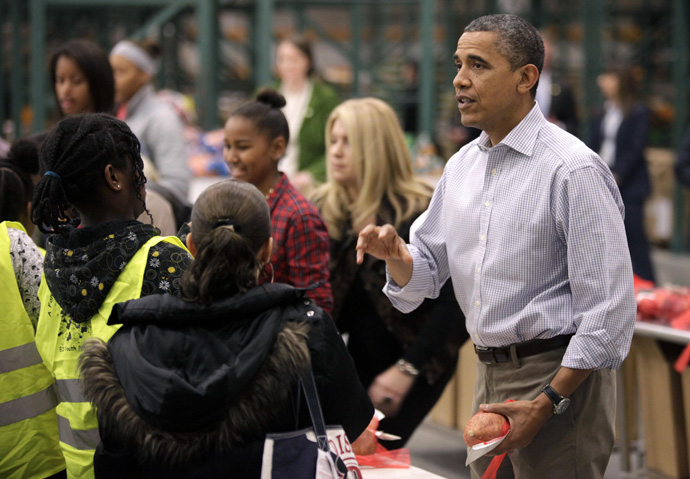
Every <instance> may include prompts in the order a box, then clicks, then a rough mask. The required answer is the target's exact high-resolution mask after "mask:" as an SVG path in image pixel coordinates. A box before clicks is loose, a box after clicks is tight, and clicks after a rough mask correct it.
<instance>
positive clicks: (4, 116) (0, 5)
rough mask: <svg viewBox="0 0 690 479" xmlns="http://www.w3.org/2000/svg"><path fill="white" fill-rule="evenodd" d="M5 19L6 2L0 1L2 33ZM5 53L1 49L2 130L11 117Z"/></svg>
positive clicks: (0, 106)
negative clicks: (8, 111) (8, 108)
mask: <svg viewBox="0 0 690 479" xmlns="http://www.w3.org/2000/svg"><path fill="white" fill-rule="evenodd" d="M5 18H7V16H6V13H5V2H3V1H0V31H1V30H4V28H5V26H4V24H5V21H4V20H3V19H5ZM4 53H5V49H4V48H0V128H2V125H3V124H4V123H5V120H6V119H7V118H8V117H9V114H8V113H7V103H6V102H5V98H7V93H9V90H6V88H7V86H6V81H5V74H6V69H5V57H4ZM2 134H3V132H2V130H1V129H0V137H2Z"/></svg>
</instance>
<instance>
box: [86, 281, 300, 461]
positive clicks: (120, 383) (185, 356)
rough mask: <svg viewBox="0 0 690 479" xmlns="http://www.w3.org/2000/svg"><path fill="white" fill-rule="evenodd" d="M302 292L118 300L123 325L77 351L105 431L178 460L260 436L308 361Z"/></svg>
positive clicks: (156, 456)
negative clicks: (211, 299)
mask: <svg viewBox="0 0 690 479" xmlns="http://www.w3.org/2000/svg"><path fill="white" fill-rule="evenodd" d="M302 296H303V293H302V292H301V291H300V290H296V289H295V288H292V287H290V286H286V285H264V286H259V287H256V288H254V289H252V290H250V291H249V292H248V293H246V294H244V295H238V296H236V297H233V298H229V299H228V300H224V301H222V302H219V303H217V304H214V305H212V306H210V307H205V306H202V305H199V304H196V303H187V302H184V301H182V300H180V299H177V298H174V297H171V296H169V295H160V296H147V297H145V298H141V299H138V300H134V301H129V302H127V303H123V304H121V305H118V306H117V307H116V309H115V310H114V312H113V316H112V317H111V319H110V323H122V324H124V325H125V326H124V327H122V328H121V329H120V330H119V331H118V332H117V333H116V334H115V335H114V336H113V337H112V338H111V340H110V341H109V342H108V344H107V345H106V344H105V343H103V342H102V341H100V340H90V341H88V342H87V343H86V344H85V346H84V352H83V354H82V356H81V358H80V367H81V371H82V381H83V384H84V390H85V393H86V395H87V397H89V398H90V399H91V401H92V402H93V403H94V405H95V406H96V408H97V411H98V416H99V428H100V430H101V436H102V437H103V435H104V434H107V435H108V436H109V437H110V438H113V439H114V440H115V441H117V442H119V443H122V444H128V445H129V446H130V447H131V448H132V449H133V450H136V451H137V455H138V457H139V459H140V460H141V461H142V462H144V463H150V464H166V465H168V466H171V467H174V466H178V465H179V466H184V465H186V464H191V463H193V462H195V461H198V460H200V459H202V458H203V457H204V456H207V455H210V454H212V455H221V454H223V453H224V452H226V451H228V450H230V449H232V448H233V447H237V446H238V445H240V444H242V443H246V442H247V441H251V440H256V439H260V438H262V437H263V435H264V434H265V432H266V430H267V427H268V426H267V425H268V424H270V423H271V422H272V421H273V420H274V419H275V417H274V415H275V414H277V413H278V412H279V411H283V410H284V406H285V402H286V401H287V399H288V396H289V395H290V394H291V392H292V391H293V389H295V388H294V385H295V384H296V383H297V380H298V377H299V375H300V373H301V372H302V371H303V370H304V368H305V367H308V365H309V360H310V358H309V349H308V347H307V334H308V330H309V326H308V319H309V316H308V315H306V314H305V313H306V312H307V311H308V310H309V306H308V305H305V302H306V303H308V301H305V300H304V299H302ZM311 308H312V309H313V305H312V306H311Z"/></svg>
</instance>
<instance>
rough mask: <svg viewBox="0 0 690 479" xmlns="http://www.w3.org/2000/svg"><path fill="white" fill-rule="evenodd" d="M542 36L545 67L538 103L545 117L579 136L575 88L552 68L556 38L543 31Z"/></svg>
mask: <svg viewBox="0 0 690 479" xmlns="http://www.w3.org/2000/svg"><path fill="white" fill-rule="evenodd" d="M542 38H543V39H544V68H543V69H542V72H541V76H540V77H539V85H537V97H536V100H537V103H538V104H539V108H540V109H541V112H542V114H543V115H544V118H546V119H547V120H549V121H550V122H551V123H555V124H556V125H558V126H560V127H561V128H563V129H564V130H566V131H567V132H568V133H571V134H573V135H575V136H577V134H578V131H577V127H578V120H577V106H576V104H575V96H574V95H573V90H572V89H571V88H570V86H569V85H568V84H567V83H565V82H563V81H560V80H559V79H558V78H557V77H556V76H555V75H554V74H553V71H552V70H551V64H552V62H553V48H554V43H555V38H553V36H552V35H551V34H549V33H546V32H544V33H542Z"/></svg>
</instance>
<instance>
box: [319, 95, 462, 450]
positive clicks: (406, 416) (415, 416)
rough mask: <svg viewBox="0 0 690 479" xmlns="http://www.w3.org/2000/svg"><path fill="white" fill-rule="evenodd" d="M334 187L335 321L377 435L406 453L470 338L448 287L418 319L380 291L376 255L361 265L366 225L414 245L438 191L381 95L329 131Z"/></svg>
mask: <svg viewBox="0 0 690 479" xmlns="http://www.w3.org/2000/svg"><path fill="white" fill-rule="evenodd" d="M326 143H327V144H328V150H327V178H328V180H327V182H326V183H325V184H324V185H322V186H321V187H319V188H318V189H317V190H316V191H315V192H314V198H313V200H314V203H315V204H316V205H317V207H318V208H319V210H320V211H321V214H322V215H323V217H324V219H325V221H326V224H327V226H328V231H329V233H330V236H331V264H330V271H331V285H332V287H333V297H334V308H333V318H334V319H335V321H336V324H337V326H338V329H339V330H340V331H341V332H343V333H347V334H348V343H347V347H348V350H349V351H350V354H351V355H352V357H353V359H354V361H355V365H356V366H357V372H358V374H359V378H360V380H361V381H362V384H363V385H364V386H365V387H366V388H368V391H369V397H370V398H371V400H372V402H373V404H374V406H376V407H377V408H378V409H380V410H381V411H382V412H383V413H385V414H386V418H385V419H384V420H383V421H381V423H380V426H379V428H380V430H382V431H385V432H388V433H391V434H395V435H398V436H400V437H401V439H400V440H397V441H385V442H383V443H382V444H383V445H384V446H386V447H388V448H391V449H397V448H400V447H402V446H403V445H404V444H405V443H406V442H407V440H408V439H409V437H410V436H411V435H412V433H413V432H414V430H415V428H416V427H417V426H418V425H419V424H420V423H421V421H422V420H423V419H424V417H426V415H427V413H428V412H429V411H430V410H431V408H432V407H433V406H434V404H435V403H436V401H437V400H438V398H439V397H440V395H441V393H442V392H443V390H444V389H445V386H446V384H447V383H448V381H449V380H450V378H451V377H452V376H453V373H454V372H455V367H456V364H457V360H458V350H459V348H460V346H461V345H462V343H463V342H464V341H465V340H466V339H467V337H468V336H467V332H466V330H465V327H464V325H463V322H464V318H463V315H462V312H461V311H460V308H459V307H458V304H457V302H456V301H455V297H454V296H453V286H452V284H451V282H450V281H449V282H448V283H447V284H446V285H445V286H444V287H443V289H442V291H441V293H440V296H439V298H438V299H435V300H428V301H425V303H424V304H423V305H422V306H421V307H420V308H419V309H418V310H416V311H415V312H413V313H410V314H408V315H405V314H403V313H401V312H400V311H397V310H396V309H395V308H393V306H392V305H391V303H390V301H389V300H388V298H386V296H385V295H384V294H383V292H382V291H381V290H382V288H383V286H384V285H385V284H386V274H385V264H384V262H383V261H380V260H377V259H376V258H374V257H372V256H369V257H368V258H367V260H366V261H365V262H364V263H363V264H356V262H355V257H354V255H353V254H352V252H353V251H354V247H355V244H356V243H357V235H358V234H359V232H360V231H361V230H362V229H363V228H364V227H365V226H367V225H383V224H386V223H390V224H393V225H395V226H396V228H397V229H398V231H399V232H400V234H401V235H402V237H404V238H406V239H407V238H408V237H409V232H410V226H411V224H412V222H413V221H414V220H415V219H416V218H417V217H418V216H419V215H420V214H421V213H422V211H424V210H425V209H426V207H427V206H428V203H429V200H430V199H431V194H432V189H431V187H430V186H429V185H427V184H426V183H423V182H421V181H419V180H416V179H415V178H414V176H413V172H412V162H411V159H410V153H409V149H408V148H407V145H406V143H405V137H404V135H403V131H402V130H401V128H400V123H399V122H398V118H397V117H396V115H395V112H394V111H393V109H392V108H391V107H390V106H389V105H388V104H386V103H385V102H383V101H381V100H378V99H375V98H362V99H356V100H348V101H346V102H344V103H342V104H341V105H339V106H338V107H336V109H335V110H333V113H331V116H330V118H329V120H328V123H327V125H326Z"/></svg>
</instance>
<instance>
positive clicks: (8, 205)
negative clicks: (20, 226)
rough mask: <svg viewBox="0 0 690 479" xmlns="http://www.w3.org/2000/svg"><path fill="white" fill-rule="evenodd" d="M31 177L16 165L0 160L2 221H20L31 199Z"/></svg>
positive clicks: (0, 212)
mask: <svg viewBox="0 0 690 479" xmlns="http://www.w3.org/2000/svg"><path fill="white" fill-rule="evenodd" d="M32 186H33V184H32V183H31V179H30V178H29V177H28V176H26V175H25V174H24V172H22V171H21V170H20V169H19V168H17V166H16V165H14V164H12V163H9V162H8V161H6V160H3V161H0V221H20V220H21V219H22V217H23V216H24V215H25V214H26V206H27V205H28V204H29V201H31V188H32Z"/></svg>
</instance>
